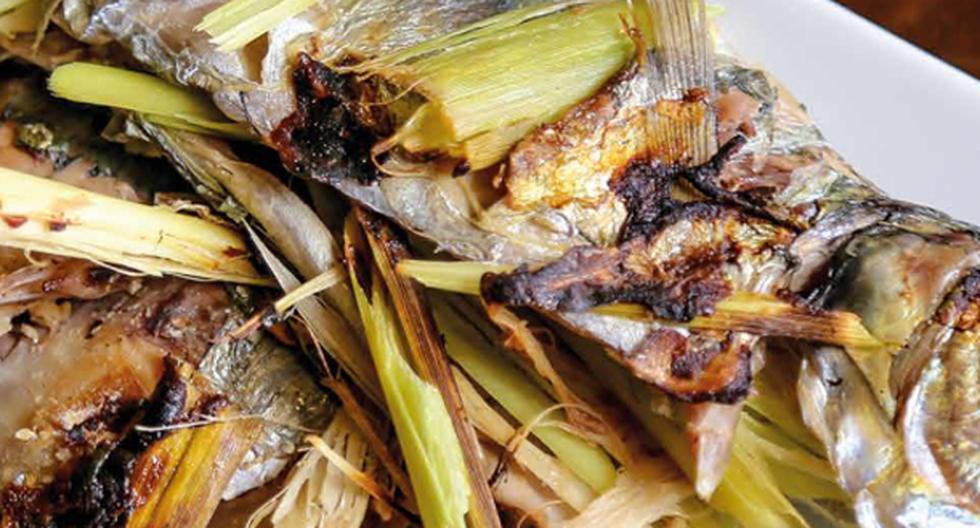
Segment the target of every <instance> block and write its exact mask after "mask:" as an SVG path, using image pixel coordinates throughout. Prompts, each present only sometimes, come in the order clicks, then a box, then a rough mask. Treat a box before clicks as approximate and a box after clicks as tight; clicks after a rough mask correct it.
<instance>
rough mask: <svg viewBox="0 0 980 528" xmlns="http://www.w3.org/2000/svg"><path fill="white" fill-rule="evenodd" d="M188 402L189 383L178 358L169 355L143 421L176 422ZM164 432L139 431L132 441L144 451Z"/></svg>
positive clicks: (145, 423)
mask: <svg viewBox="0 0 980 528" xmlns="http://www.w3.org/2000/svg"><path fill="white" fill-rule="evenodd" d="M186 404H187V384H185V383H184V380H183V379H181V377H180V373H179V372H178V371H177V360H175V359H173V358H172V357H170V356H168V357H166V358H164V371H163V376H162V377H161V378H160V381H159V382H158V383H157V386H156V389H154V391H153V395H152V396H151V397H150V400H149V402H148V403H147V404H146V406H145V410H144V412H143V418H142V423H143V425H147V426H151V427H159V426H163V425H167V424H171V423H174V422H176V421H177V420H178V419H180V417H181V416H182V415H183V414H184V406H185V405H186ZM164 434H165V433H162V432H139V433H136V434H135V435H134V437H133V439H132V442H134V446H138V447H139V450H140V451H143V450H145V449H146V448H147V447H149V445H150V444H152V443H153V442H155V441H157V440H159V439H160V438H163V436H164ZM127 440H128V438H127Z"/></svg>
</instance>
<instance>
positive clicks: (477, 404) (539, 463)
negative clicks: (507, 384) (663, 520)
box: [453, 369, 596, 511]
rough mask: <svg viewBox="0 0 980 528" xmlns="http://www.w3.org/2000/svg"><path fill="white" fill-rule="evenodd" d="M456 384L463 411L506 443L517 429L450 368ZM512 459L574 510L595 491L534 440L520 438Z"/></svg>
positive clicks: (492, 437)
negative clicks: (524, 440)
mask: <svg viewBox="0 0 980 528" xmlns="http://www.w3.org/2000/svg"><path fill="white" fill-rule="evenodd" d="M453 374H454V376H455V378H456V384H457V385H458V386H459V391H460V394H461V395H462V397H463V405H464V408H465V409H466V415H467V416H468V417H469V418H470V419H471V420H473V423H474V424H475V425H476V427H477V428H478V429H479V430H480V432H481V433H483V434H484V435H485V436H486V437H488V438H489V439H490V440H493V442H494V443H496V444H497V445H499V446H501V447H506V446H507V443H508V442H510V441H511V439H512V438H513V437H514V435H515V434H516V433H517V431H516V430H515V429H514V428H513V427H512V426H511V425H510V424H509V423H507V419H506V418H504V417H503V416H501V415H500V414H499V413H498V412H497V411H496V410H495V409H494V408H493V407H491V406H490V404H489V403H488V402H487V401H486V400H484V399H483V396H482V395H481V394H480V392H479V391H478V390H477V388H476V387H475V386H474V385H473V383H472V382H471V381H470V380H469V379H468V378H467V377H466V375H465V374H463V373H462V372H461V371H460V370H459V369H453ZM512 456H513V457H514V461H515V462H517V463H518V464H519V465H520V466H521V467H523V468H524V469H526V470H527V471H528V472H529V473H531V474H532V475H534V476H535V478H537V479H538V480H540V481H541V483H542V484H544V485H545V486H547V487H548V488H549V489H551V491H553V492H554V493H555V495H556V496H558V498H559V499H561V500H563V501H565V503H566V504H568V505H569V506H571V507H572V508H573V509H575V510H576V511H582V510H584V509H585V508H586V506H588V504H589V503H590V502H592V500H594V499H595V498H596V493H595V492H594V491H593V490H592V488H590V487H589V485H588V484H586V483H585V482H584V481H583V480H582V479H580V478H579V477H578V476H576V475H575V473H573V472H572V471H571V470H569V469H568V467H567V466H565V465H564V464H562V463H561V461H559V460H557V459H556V458H555V457H553V456H551V455H549V454H547V453H545V452H544V451H542V450H541V449H540V448H539V447H537V446H536V445H534V443H533V442H521V443H520V444H519V445H518V446H517V448H516V449H515V450H514V452H513V455H512Z"/></svg>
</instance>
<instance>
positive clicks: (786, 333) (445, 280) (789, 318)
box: [398, 260, 882, 349]
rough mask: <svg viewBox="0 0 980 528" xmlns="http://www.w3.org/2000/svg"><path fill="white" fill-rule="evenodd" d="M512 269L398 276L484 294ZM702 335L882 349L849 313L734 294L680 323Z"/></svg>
mask: <svg viewBox="0 0 980 528" xmlns="http://www.w3.org/2000/svg"><path fill="white" fill-rule="evenodd" d="M512 269H513V266H507V265H500V264H492V263H484V262H448V261H423V260H406V261H403V262H401V263H400V264H399V266H398V271H399V272H400V273H402V274H404V275H407V276H410V277H412V278H413V279H415V280H417V281H419V282H421V283H422V284H425V285H426V286H428V287H430V288H435V289H440V290H446V291H452V292H456V293H465V294H468V295H479V294H480V278H481V277H482V276H483V274H484V273H504V272H507V271H510V270H512ZM593 311H594V312H596V313H599V314H603V315H612V316H616V317H626V318H633V319H650V318H652V315H651V314H650V312H649V310H647V309H646V308H645V307H643V306H641V305H638V304H630V303H619V304H608V305H603V306H597V307H595V308H593ZM678 324H683V325H685V326H688V327H690V328H697V329H703V330H727V331H733V332H746V333H750V334H756V335H764V336H779V337H791V338H796V339H807V340H812V341H820V342H823V343H830V344H835V345H841V346H846V347H850V348H855V349H869V348H870V349H876V348H877V347H881V346H882V343H881V342H880V341H878V339H876V338H875V337H874V336H872V335H871V333H870V332H869V331H868V330H867V328H865V327H864V325H863V323H862V322H861V318H860V317H859V316H858V315H856V314H853V313H850V312H840V311H812V310H809V309H807V308H805V307H798V306H795V305H793V304H791V303H788V302H786V301H783V300H781V299H777V298H775V297H772V296H768V295H763V294H757V293H752V292H736V293H734V294H732V295H730V296H729V297H726V298H724V299H722V300H720V301H718V303H717V304H716V305H715V307H714V313H713V314H711V315H705V316H698V317H695V318H694V319H693V320H691V321H689V322H687V323H678Z"/></svg>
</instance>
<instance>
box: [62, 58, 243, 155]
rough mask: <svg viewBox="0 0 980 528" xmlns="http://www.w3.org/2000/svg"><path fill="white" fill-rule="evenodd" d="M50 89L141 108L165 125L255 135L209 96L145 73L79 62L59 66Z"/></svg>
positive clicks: (228, 134) (236, 135)
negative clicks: (224, 112)
mask: <svg viewBox="0 0 980 528" xmlns="http://www.w3.org/2000/svg"><path fill="white" fill-rule="evenodd" d="M48 88H49V89H50V90H51V92H52V93H53V94H54V95H56V96H57V97H61V98H63V99H68V100H70V101H75V102H79V103H87V104H94V105H100V106H109V107H112V108H118V109H122V110H129V111H131V112H137V113H139V114H142V115H144V116H145V117H146V118H147V119H148V120H149V121H152V122H158V123H159V124H160V125H162V126H168V127H172V128H181V129H185V130H189V131H202V132H206V133H209V134H212V135H220V136H225V137H231V138H236V139H245V138H251V137H253V135H252V134H251V132H250V131H249V129H248V127H246V126H245V125H243V124H241V123H235V122H232V121H229V120H228V119H227V118H226V117H225V116H224V115H223V114H222V113H221V112H220V111H219V110H218V109H217V108H216V107H215V106H214V104H213V103H212V102H211V100H210V99H208V98H207V97H206V96H205V95H203V94H200V93H196V92H193V91H191V90H189V89H185V88H181V87H179V86H175V85H173V84H170V83H168V82H166V81H164V80H163V79H159V78H157V77H154V76H152V75H149V74H146V73H140V72H134V71H129V70H125V69H122V68H114V67H111V66H103V65H100V64H90V63H84V62H75V63H71V64H65V65H63V66H59V67H57V68H55V70H54V71H53V72H52V73H51V77H50V78H49V80H48Z"/></svg>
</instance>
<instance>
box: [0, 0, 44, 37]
mask: <svg viewBox="0 0 980 528" xmlns="http://www.w3.org/2000/svg"><path fill="white" fill-rule="evenodd" d="M43 17H44V2H42V1H41V0H28V1H27V2H24V3H22V4H19V5H18V6H17V7H15V8H13V9H12V10H10V11H8V12H6V13H3V14H2V15H0V35H4V36H7V37H13V36H15V35H17V34H18V33H30V32H31V31H34V30H35V29H37V26H38V24H39V23H40V20H41V19H42V18H43Z"/></svg>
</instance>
